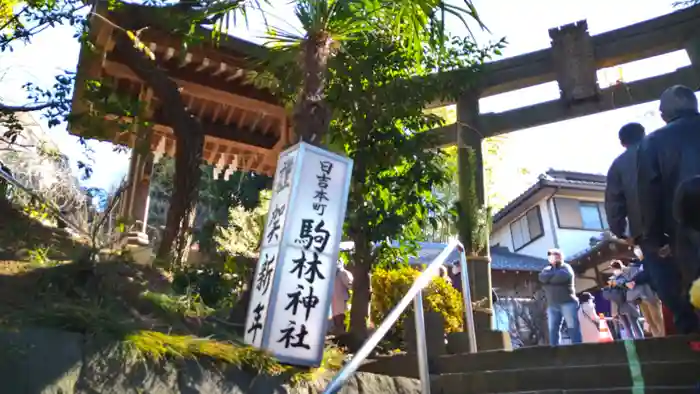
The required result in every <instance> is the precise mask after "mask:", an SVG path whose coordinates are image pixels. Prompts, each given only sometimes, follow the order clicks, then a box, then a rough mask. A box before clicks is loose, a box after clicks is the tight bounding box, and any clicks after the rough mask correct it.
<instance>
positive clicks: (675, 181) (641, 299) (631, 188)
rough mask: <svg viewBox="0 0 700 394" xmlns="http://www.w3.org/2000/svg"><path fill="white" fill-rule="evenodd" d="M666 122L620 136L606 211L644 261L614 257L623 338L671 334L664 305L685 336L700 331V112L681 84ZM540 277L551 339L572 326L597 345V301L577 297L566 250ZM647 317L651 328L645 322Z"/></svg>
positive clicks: (555, 253)
mask: <svg viewBox="0 0 700 394" xmlns="http://www.w3.org/2000/svg"><path fill="white" fill-rule="evenodd" d="M659 109H660V112H661V118H662V119H663V120H664V122H665V123H666V125H665V126H664V127H662V128H660V129H658V130H656V131H654V132H652V133H650V134H648V135H646V132H645V130H644V127H643V126H642V125H640V124H638V123H630V124H627V125H625V126H623V127H622V128H621V129H620V131H619V139H620V143H621V144H622V146H623V147H624V148H625V151H624V152H623V153H622V154H621V155H620V156H618V157H617V158H616V159H615V160H614V161H613V163H612V165H611V166H610V170H609V171H608V175H607V186H606V192H605V208H606V215H607V220H608V224H609V226H610V232H611V233H612V234H613V235H614V236H615V237H617V238H619V239H621V240H624V241H625V242H627V243H628V244H629V245H632V246H634V248H635V252H636V253H635V254H636V256H637V259H632V260H631V261H629V262H628V263H627V264H625V263H624V262H622V261H620V260H614V261H613V262H612V263H611V264H610V268H611V269H612V273H613V274H612V276H611V277H610V278H609V281H608V284H607V286H606V287H605V288H604V289H603V296H604V297H605V298H606V299H607V300H609V301H611V304H612V307H613V308H612V309H613V314H614V315H615V316H616V320H617V321H618V322H619V323H620V331H621V332H622V333H623V335H622V337H623V338H624V337H627V338H643V337H644V335H645V334H644V331H648V332H650V333H651V335H653V336H655V337H660V336H664V335H666V332H665V331H666V330H665V328H664V327H665V324H664V318H663V312H662V305H663V306H666V307H667V308H668V309H669V310H670V312H671V314H672V315H673V323H674V324H673V325H674V327H675V330H676V331H677V332H678V333H679V334H691V333H698V332H700V320H699V317H698V311H697V310H695V308H694V307H693V305H692V304H691V300H690V296H689V292H690V288H691V285H692V283H693V281H695V280H696V279H698V278H700V209H698V203H699V202H700V114H699V113H698V100H697V97H696V96H695V93H694V92H693V90H692V89H690V88H688V87H685V86H681V85H677V86H673V87H671V88H669V89H667V90H666V91H665V92H664V93H663V94H662V95H661V99H660V107H659ZM548 259H549V263H550V264H549V265H548V266H547V267H545V268H544V269H543V270H542V272H541V273H540V275H539V280H540V282H541V283H542V285H543V288H544V290H545V295H546V299H547V317H548V324H549V327H548V328H549V338H550V343H551V344H552V345H558V344H559V343H560V332H561V327H562V325H563V323H566V329H567V331H568V336H569V338H570V339H571V342H572V343H581V342H595V341H597V340H598V338H599V332H598V329H599V327H600V324H599V323H600V321H599V320H598V319H599V317H598V316H597V314H596V313H595V305H594V299H593V297H592V296H591V295H590V294H588V293H583V294H582V295H581V296H580V297H577V296H576V290H575V287H574V278H575V276H574V271H573V269H572V267H571V266H570V265H569V264H567V263H565V262H564V256H563V255H562V253H561V251H559V250H550V251H549V253H548ZM642 316H643V317H644V321H645V326H646V327H647V330H644V328H643V326H642V325H641V323H640V318H641V317H642Z"/></svg>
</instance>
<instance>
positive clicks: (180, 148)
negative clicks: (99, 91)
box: [116, 36, 204, 264]
mask: <svg viewBox="0 0 700 394" xmlns="http://www.w3.org/2000/svg"><path fill="white" fill-rule="evenodd" d="M116 49H117V50H119V52H120V53H122V54H123V55H124V60H125V63H126V64H127V65H128V66H129V67H130V68H131V69H132V70H133V71H134V72H135V73H136V75H138V76H139V78H141V79H142V80H143V81H145V83H146V84H147V85H148V86H149V87H150V88H151V89H153V93H154V95H155V96H156V97H158V98H159V99H160V101H161V105H162V106H163V107H164V108H167V109H168V110H167V111H166V113H167V114H168V115H169V116H168V119H167V121H168V122H169V124H168V126H170V127H171V128H172V129H173V133H174V134H175V137H176V144H177V149H176V153H175V179H174V184H175V187H174V190H173V194H172V196H171V197H170V207H169V208H168V215H167V221H166V224H165V232H164V234H163V239H162V241H161V243H160V248H159V250H158V257H159V258H162V259H169V258H175V259H176V261H175V263H176V264H177V263H180V262H181V261H179V260H178V259H182V258H183V257H184V256H185V253H184V251H185V250H186V249H185V248H186V247H187V246H188V244H189V243H188V242H187V241H188V237H189V233H190V228H191V225H192V219H193V216H194V209H195V207H196V204H197V198H198V197H199V182H200V179H201V176H202V173H201V170H200V167H199V166H200V164H201V162H202V158H203V151H204V131H203V130H202V126H201V124H200V123H199V120H198V119H197V118H196V117H195V116H194V115H192V114H191V113H189V111H188V110H187V107H186V105H185V103H184V101H183V100H182V96H181V95H180V90H179V87H178V85H177V84H176V83H175V82H174V81H173V80H171V79H170V78H169V77H168V75H167V72H166V71H163V70H161V69H159V68H158V66H157V64H156V63H155V62H153V61H151V60H150V59H148V58H147V57H146V56H144V54H143V53H142V52H141V51H139V50H138V49H137V48H134V45H133V43H132V42H130V41H129V40H128V39H127V37H126V36H124V37H121V38H120V39H119V40H118V41H117V46H116Z"/></svg>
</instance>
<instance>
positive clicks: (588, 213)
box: [554, 197, 608, 231]
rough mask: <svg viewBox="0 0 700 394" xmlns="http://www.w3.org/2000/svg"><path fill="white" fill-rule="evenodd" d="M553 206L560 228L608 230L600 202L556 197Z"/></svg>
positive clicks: (603, 207)
mask: <svg viewBox="0 0 700 394" xmlns="http://www.w3.org/2000/svg"><path fill="white" fill-rule="evenodd" d="M554 205H555V207H556V211H557V221H558V222H559V227H560V228H570V229H579V230H593V231H602V230H605V229H607V228H608V221H607V219H606V217H605V205H603V203H602V202H593V201H579V200H576V199H573V198H561V197H556V198H555V199H554Z"/></svg>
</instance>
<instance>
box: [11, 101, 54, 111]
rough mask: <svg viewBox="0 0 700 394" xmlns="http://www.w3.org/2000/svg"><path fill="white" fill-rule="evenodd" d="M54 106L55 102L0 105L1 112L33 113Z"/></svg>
mask: <svg viewBox="0 0 700 394" xmlns="http://www.w3.org/2000/svg"><path fill="white" fill-rule="evenodd" d="M52 105H54V103H53V102H48V103H42V104H33V105H6V104H3V103H0V112H32V111H41V110H42V109H46V108H49V107H51V106H52Z"/></svg>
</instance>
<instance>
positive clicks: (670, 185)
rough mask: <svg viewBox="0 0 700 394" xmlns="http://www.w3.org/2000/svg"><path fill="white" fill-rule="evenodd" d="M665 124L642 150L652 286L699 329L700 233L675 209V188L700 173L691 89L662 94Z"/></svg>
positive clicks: (681, 319) (687, 324)
mask: <svg viewBox="0 0 700 394" xmlns="http://www.w3.org/2000/svg"><path fill="white" fill-rule="evenodd" d="M659 109H660V111H661V117H662V118H663V120H664V121H665V122H666V126H664V127H662V128H660V129H659V130H656V131H655V132H653V133H651V134H649V135H648V136H647V137H646V138H645V139H644V140H643V141H642V143H641V145H640V147H639V155H638V171H637V182H638V183H637V184H638V195H639V205H640V211H641V213H642V239H641V242H640V244H639V246H640V247H641V249H642V252H643V254H644V256H645V260H649V261H645V269H648V270H649V274H650V276H651V278H652V282H653V285H654V288H655V289H656V291H657V293H658V295H659V297H660V298H661V301H662V302H663V303H664V304H665V305H667V306H668V308H669V309H670V310H671V311H672V312H673V315H674V322H675V326H676V329H677V330H678V332H679V333H683V334H688V333H693V332H698V331H700V322H699V321H698V317H697V315H696V314H695V311H694V310H693V307H692V305H691V304H690V301H689V298H688V290H689V289H690V285H691V283H692V281H693V280H694V279H695V277H697V274H699V273H700V257H699V253H698V252H699V251H700V245H698V242H697V235H696V234H697V233H696V232H695V231H694V230H692V229H689V228H687V227H684V226H681V225H680V224H679V223H678V222H677V221H676V219H675V218H674V215H673V204H674V201H675V194H676V190H677V189H678V187H679V185H680V184H681V183H682V182H683V181H684V180H687V179H690V178H692V177H694V176H697V175H700V114H698V100H697V97H695V93H694V92H693V90H692V89H690V88H688V87H685V86H680V85H677V86H673V87H671V88H669V89H667V90H666V91H665V92H664V93H663V94H662V95H661V104H660V107H659Z"/></svg>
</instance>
